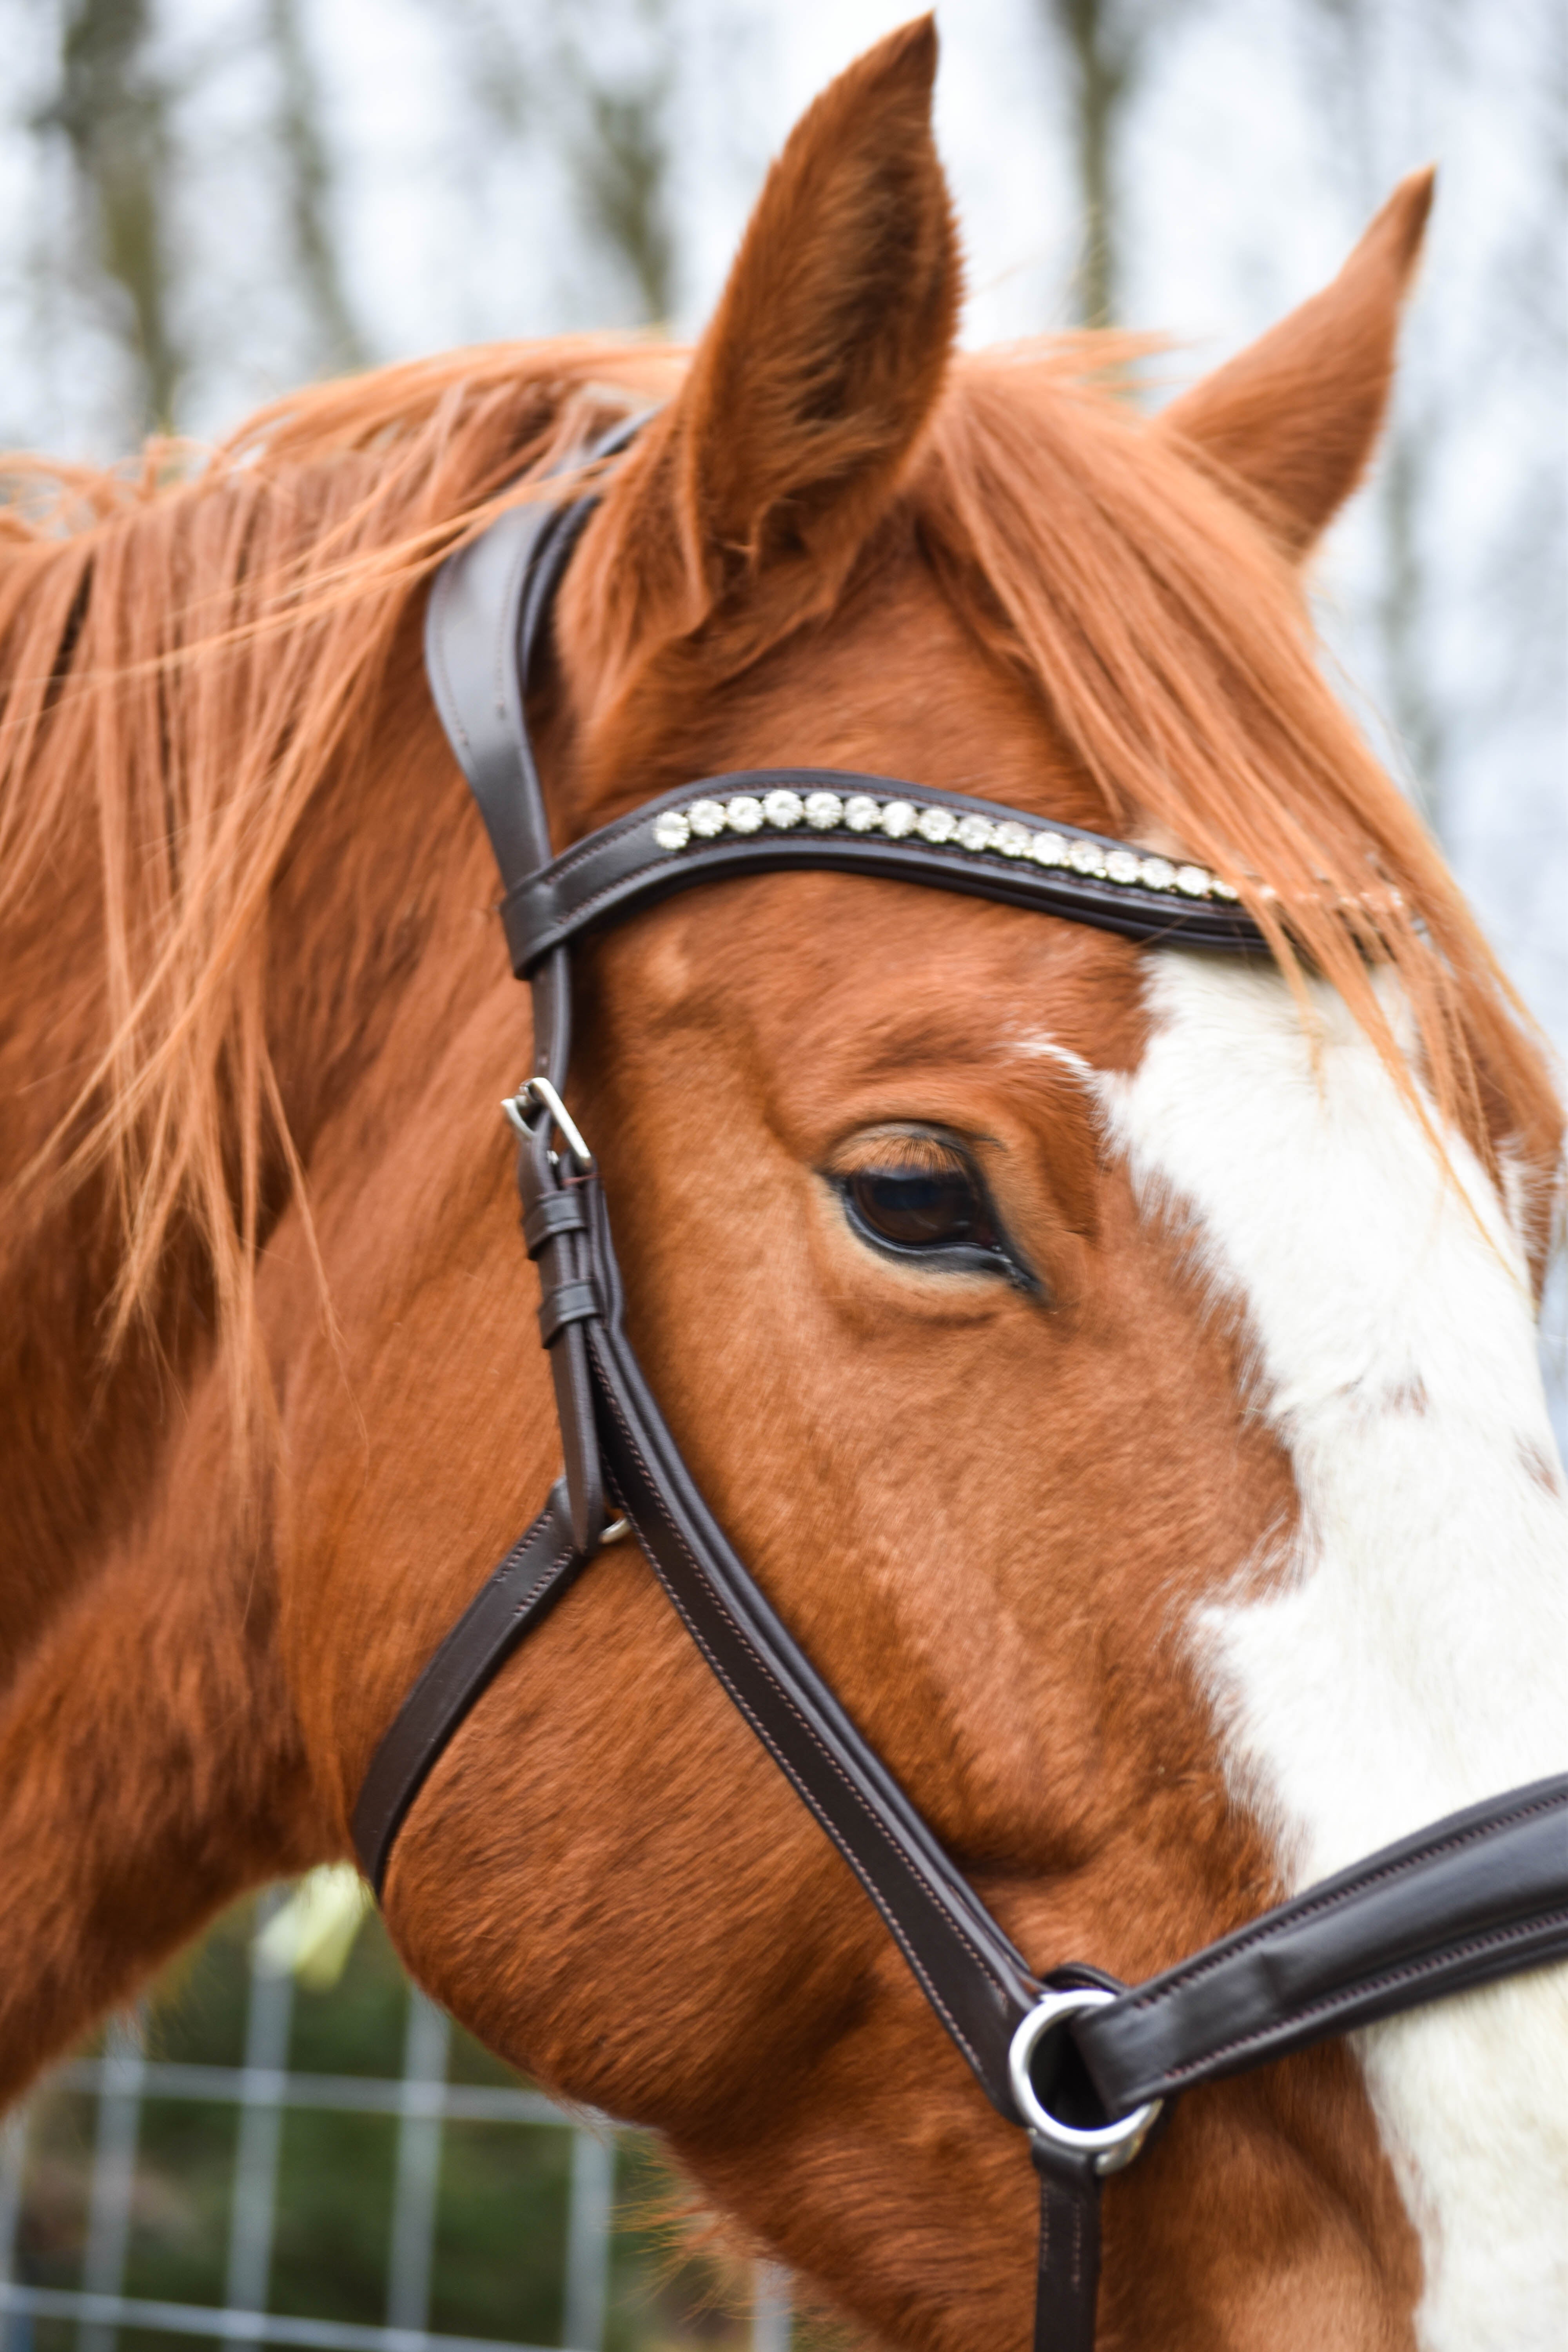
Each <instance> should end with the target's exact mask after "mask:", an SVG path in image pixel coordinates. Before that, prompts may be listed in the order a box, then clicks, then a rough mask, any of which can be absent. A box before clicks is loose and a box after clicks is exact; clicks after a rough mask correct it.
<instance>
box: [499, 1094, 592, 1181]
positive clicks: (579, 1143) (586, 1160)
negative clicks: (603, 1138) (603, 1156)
mask: <svg viewBox="0 0 1568 2352" xmlns="http://www.w3.org/2000/svg"><path fill="white" fill-rule="evenodd" d="M501 1108H502V1110H503V1111H504V1112H505V1113H506V1115H507V1117H508V1118H509V1119H510V1121H511V1123H512V1125H513V1127H515V1128H516V1129H517V1131H518V1133H519V1135H527V1134H528V1132H529V1125H528V1113H529V1112H530V1111H541V1110H543V1111H548V1112H549V1114H550V1119H551V1124H552V1126H553V1127H554V1129H555V1130H556V1132H557V1133H558V1134H559V1136H560V1137H561V1139H562V1141H563V1143H564V1144H565V1146H566V1149H567V1150H568V1151H570V1152H571V1154H572V1156H573V1158H574V1160H576V1161H577V1163H578V1165H579V1166H580V1167H582V1168H589V1167H592V1165H593V1160H594V1155H593V1153H592V1152H591V1151H590V1150H589V1149H588V1146H587V1144H586V1142H585V1141H584V1136H583V1131H582V1129H581V1128H580V1127H579V1126H578V1125H577V1122H576V1120H575V1119H574V1118H573V1116H572V1114H571V1112H570V1111H569V1110H568V1109H567V1108H566V1106H565V1104H564V1103H563V1101H562V1099H561V1097H560V1096H559V1095H558V1094H557V1093H556V1091H555V1088H554V1087H552V1085H551V1083H550V1081H549V1079H548V1078H524V1080H523V1082H522V1084H521V1086H520V1087H519V1088H518V1090H517V1092H516V1094H514V1095H508V1097H506V1099H505V1101H504V1102H503V1103H502V1104H501Z"/></svg>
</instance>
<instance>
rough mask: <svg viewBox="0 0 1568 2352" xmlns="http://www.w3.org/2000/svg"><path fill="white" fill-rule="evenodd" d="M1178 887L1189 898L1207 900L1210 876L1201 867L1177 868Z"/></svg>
mask: <svg viewBox="0 0 1568 2352" xmlns="http://www.w3.org/2000/svg"><path fill="white" fill-rule="evenodd" d="M1176 887H1177V889H1178V890H1180V891H1182V892H1183V893H1184V896H1185V897H1187V898H1207V897H1208V894H1209V877H1208V875H1207V873H1206V872H1205V869H1204V867H1203V866H1178V867H1177V868H1176Z"/></svg>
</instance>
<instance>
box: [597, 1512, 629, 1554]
mask: <svg viewBox="0 0 1568 2352" xmlns="http://www.w3.org/2000/svg"><path fill="white" fill-rule="evenodd" d="M631 1531H632V1523H631V1521H630V1519H612V1520H611V1521H610V1524H609V1526H608V1527H607V1528H605V1532H604V1534H603V1535H602V1536H601V1537H600V1538H599V1549H600V1550H601V1551H603V1549H604V1548H605V1545H606V1544H613V1543H619V1542H620V1540H621V1538H622V1537H623V1536H629V1535H630V1533H631Z"/></svg>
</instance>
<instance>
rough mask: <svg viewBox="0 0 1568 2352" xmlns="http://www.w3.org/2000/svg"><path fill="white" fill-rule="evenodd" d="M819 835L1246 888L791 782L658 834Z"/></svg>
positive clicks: (1226, 894) (1016, 822)
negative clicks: (798, 831)
mask: <svg viewBox="0 0 1568 2352" xmlns="http://www.w3.org/2000/svg"><path fill="white" fill-rule="evenodd" d="M799 824H805V825H809V826H810V827H811V829H812V830H813V832H816V833H832V832H834V831H835V830H836V829H837V827H838V826H839V825H842V826H844V828H845V829H846V831H847V832H849V833H859V834H866V833H882V834H885V835H887V837H888V839H889V841H907V840H909V839H910V837H911V835H914V836H918V838H919V839H920V840H921V841H924V842H929V844H930V845H931V847H932V848H933V849H941V848H942V847H943V846H945V845H946V844H947V843H949V842H954V843H956V844H957V845H958V847H959V848H960V849H963V850H965V851H967V852H968V854H969V855H970V856H972V857H979V856H985V855H987V854H989V855H992V856H997V857H1026V858H1030V859H1032V860H1033V861H1034V863H1035V864H1036V865H1037V866H1068V867H1069V868H1070V869H1071V870H1072V872H1073V873H1075V874H1084V875H1089V876H1092V877H1095V879H1097V880H1100V881H1108V882H1115V883H1117V884H1119V885H1120V886H1121V887H1122V888H1123V889H1126V888H1128V887H1131V885H1132V884H1134V883H1138V884H1141V885H1142V887H1143V888H1144V889H1145V890H1158V891H1178V892H1180V894H1181V895H1182V896H1183V897H1184V898H1223V899H1226V900H1227V901H1228V902H1229V903H1230V904H1231V905H1232V906H1234V905H1235V904H1236V903H1237V900H1238V898H1239V897H1240V893H1239V891H1237V889H1235V888H1234V887H1232V885H1231V884H1230V883H1228V882H1226V881H1224V880H1222V879H1221V877H1219V876H1218V875H1217V874H1211V873H1210V872H1209V870H1208V868H1207V867H1206V866H1191V865H1182V866H1174V865H1173V864H1172V862H1171V860H1170V859H1169V858H1168V857H1159V856H1145V855H1144V853H1143V852H1142V851H1141V850H1137V849H1133V848H1131V847H1130V846H1129V845H1126V844H1122V843H1115V844H1112V843H1106V842H1100V841H1098V840H1096V839H1095V838H1094V836H1093V835H1090V834H1077V833H1075V834H1072V835H1068V834H1065V833H1058V832H1057V831H1056V829H1055V828H1054V827H1052V826H1046V825H1030V824H1025V822H1024V820H1023V819H1022V818H1021V817H1012V816H1005V817H1003V818H1002V819H1001V820H1000V821H997V820H996V819H994V818H993V817H989V816H984V815H982V814H981V813H980V812H979V811H978V810H971V811H970V812H969V814H967V815H963V816H959V815H956V814H954V812H953V811H952V809H951V808H949V807H947V806H946V805H944V803H942V802H941V801H932V802H931V803H928V804H927V805H926V806H924V807H921V806H919V805H917V803H915V802H913V801H907V800H888V801H883V800H877V799H875V798H873V796H872V795H871V794H870V793H850V795H849V797H848V799H847V800H846V799H844V798H842V797H841V796H840V795H839V794H838V793H832V792H825V791H817V792H814V793H805V795H804V797H803V796H802V794H801V793H797V792H792V791H791V790H790V788H789V787H788V786H787V785H784V784H775V785H774V787H773V790H772V792H769V793H763V797H762V798H761V800H759V799H758V798H757V796H756V794H755V793H735V794H734V795H733V797H732V798H731V799H730V800H728V801H718V800H710V799H706V798H704V799H702V800H697V801H693V802H691V803H690V804H689V807H686V808H669V809H666V810H665V811H664V813H663V814H662V815H661V816H658V817H656V818H655V819H654V824H653V837H654V839H655V841H656V842H657V843H658V846H659V847H660V849H663V850H668V851H671V852H673V851H675V850H679V849H684V848H685V847H686V845H687V844H688V843H689V841H691V840H692V839H693V838H694V837H695V838H696V839H697V840H699V841H714V840H716V839H717V838H718V836H719V835H720V834H721V833H724V832H726V831H728V832H730V833H738V834H742V835H744V834H752V833H760V832H761V830H762V828H763V825H771V826H772V827H773V831H774V832H775V833H792V832H793V831H794V830H795V826H796V825H799Z"/></svg>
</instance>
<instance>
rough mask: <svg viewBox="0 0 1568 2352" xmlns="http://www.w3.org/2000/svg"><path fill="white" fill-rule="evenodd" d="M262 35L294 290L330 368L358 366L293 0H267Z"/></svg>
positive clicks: (311, 82) (326, 161)
mask: <svg viewBox="0 0 1568 2352" xmlns="http://www.w3.org/2000/svg"><path fill="white" fill-rule="evenodd" d="M266 21H267V35H268V40H269V41H270V43H271V46H272V50H273V54H274V56H275V57H276V58H277V61H278V74H279V108H278V118H277V120H278V149H279V161H280V163H281V164H282V167H283V172H284V176H285V182H286V194H287V200H288V206H289V222H290V226H291V227H292V231H293V239H294V250H295V255H296V257H297V259H298V262H299V267H300V281H301V290H302V292H303V293H304V295H305V298H306V300H307V302H308V304H309V306H310V311H311V313H312V316H313V318H314V321H315V325H316V331H317V334H318V337H319V339H320V342H321V348H322V354H323V356H324V358H325V361H326V363H327V365H328V366H329V367H330V368H333V369H336V368H351V367H362V366H363V364H364V359H365V352H364V346H363V341H362V340H361V337H360V333H359V330H358V328H357V326H356V325H355V323H354V318H353V311H352V310H351V309H350V306H349V301H348V298H347V296H346V294H345V292H344V290H343V281H342V269H341V268H340V266H339V261H338V255H337V248H336V245H335V243H334V241H333V237H332V234H331V192H332V166H331V156H330V153H329V151H328V147H327V142H326V139H325V137H324V135H323V132H322V128H321V98H320V92H319V90H318V89H317V85H316V77H315V74H314V72H313V70H312V68H311V64H310V52H309V50H308V49H307V47H306V45H305V38H304V32H303V28H302V26H301V25H300V6H299V0H267V20H266Z"/></svg>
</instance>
